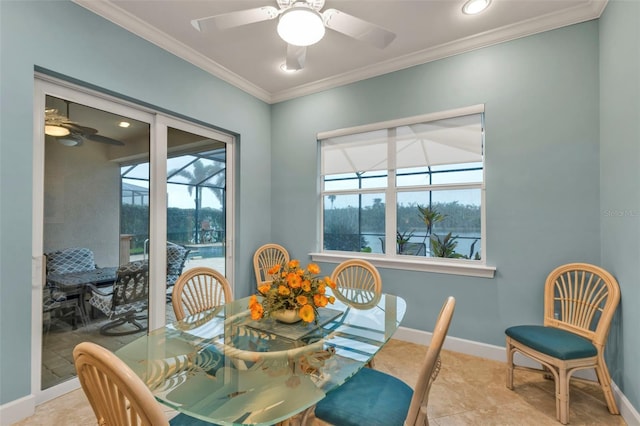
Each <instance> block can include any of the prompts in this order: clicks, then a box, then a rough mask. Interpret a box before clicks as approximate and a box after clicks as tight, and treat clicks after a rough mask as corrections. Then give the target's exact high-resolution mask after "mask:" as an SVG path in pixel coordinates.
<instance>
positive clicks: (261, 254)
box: [253, 243, 289, 287]
mask: <svg viewBox="0 0 640 426" xmlns="http://www.w3.org/2000/svg"><path fill="white" fill-rule="evenodd" d="M287 263H289V252H288V251H287V249H285V248H284V247H282V246H281V245H279V244H273V243H270V244H265V245H263V246H262V247H260V248H258V250H256V252H255V253H254V254H253V269H254V271H255V274H256V285H257V286H258V287H260V286H261V285H263V284H265V283H267V282H271V281H272V280H273V277H271V276H270V275H269V273H268V271H269V269H271V268H272V267H273V266H274V265H283V266H284V265H286V264H287Z"/></svg>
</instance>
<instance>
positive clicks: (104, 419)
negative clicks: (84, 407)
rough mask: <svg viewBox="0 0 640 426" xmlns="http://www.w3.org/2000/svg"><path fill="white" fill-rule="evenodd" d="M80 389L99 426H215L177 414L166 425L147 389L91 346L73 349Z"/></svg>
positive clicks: (84, 344)
mask: <svg viewBox="0 0 640 426" xmlns="http://www.w3.org/2000/svg"><path fill="white" fill-rule="evenodd" d="M73 360H74V364H75V367H76V371H77V373H78V379H79V380H80V385H81V386H82V390H83V391H84V393H85V395H86V396H87V399H88V400H89V404H91V408H92V409H93V412H94V414H95V415H96V420H97V422H98V424H99V425H118V426H138V425H148V426H169V425H172V426H216V425H215V424H213V423H207V422H205V421H202V420H199V419H195V418H193V417H190V416H187V415H185V414H178V415H177V416H175V417H174V418H172V419H171V421H167V417H168V416H167V414H165V412H164V410H163V409H162V407H160V404H159V403H158V402H157V401H156V399H155V397H154V396H153V394H152V393H151V391H150V390H149V388H148V387H147V385H146V384H145V383H144V382H143V381H142V379H140V378H139V377H138V376H137V375H136V374H135V373H134V372H133V370H131V368H129V366H128V365H127V364H125V362H124V361H122V360H121V359H120V358H118V357H117V356H116V355H115V354H114V353H113V352H111V351H110V350H108V349H106V348H104V347H102V346H100V345H97V344H95V343H92V342H82V343H79V344H78V345H76V347H75V348H74V349H73Z"/></svg>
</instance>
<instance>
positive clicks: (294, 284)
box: [287, 274, 302, 288]
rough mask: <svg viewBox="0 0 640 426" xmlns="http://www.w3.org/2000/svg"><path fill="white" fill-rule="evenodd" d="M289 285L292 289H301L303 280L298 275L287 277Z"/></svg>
mask: <svg viewBox="0 0 640 426" xmlns="http://www.w3.org/2000/svg"><path fill="white" fill-rule="evenodd" d="M287 284H289V287H291V288H300V284H302V278H300V276H299V275H296V274H289V275H287Z"/></svg>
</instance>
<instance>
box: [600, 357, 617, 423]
mask: <svg viewBox="0 0 640 426" xmlns="http://www.w3.org/2000/svg"><path fill="white" fill-rule="evenodd" d="M595 368H596V376H597V377H598V382H600V387H601V388H602V392H603V393H604V399H605V400H606V401H607V408H608V409H609V413H611V414H620V411H619V410H618V405H617V404H616V400H615V398H614V396H613V391H612V390H611V376H610V375H609V369H608V368H607V364H606V363H605V361H604V356H603V355H602V354H599V355H598V364H597V365H596V367H595Z"/></svg>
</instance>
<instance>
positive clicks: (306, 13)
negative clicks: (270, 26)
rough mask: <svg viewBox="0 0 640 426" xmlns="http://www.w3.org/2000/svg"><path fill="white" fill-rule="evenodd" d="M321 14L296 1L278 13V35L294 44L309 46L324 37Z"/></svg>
mask: <svg viewBox="0 0 640 426" xmlns="http://www.w3.org/2000/svg"><path fill="white" fill-rule="evenodd" d="M324 32H325V29H324V22H323V20H322V15H320V13H318V12H317V11H315V10H314V9H311V8H310V7H308V6H307V5H306V4H305V3H296V4H294V5H293V6H292V7H290V8H289V9H287V10H285V11H284V12H283V13H282V14H281V15H280V20H279V22H278V35H279V36H280V38H282V39H283V40H284V41H286V42H287V43H289V44H291V45H294V46H311V45H312V44H315V43H317V42H319V41H320V40H322V37H324Z"/></svg>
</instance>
